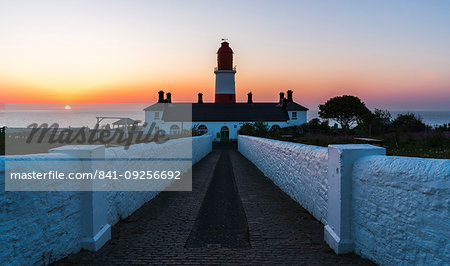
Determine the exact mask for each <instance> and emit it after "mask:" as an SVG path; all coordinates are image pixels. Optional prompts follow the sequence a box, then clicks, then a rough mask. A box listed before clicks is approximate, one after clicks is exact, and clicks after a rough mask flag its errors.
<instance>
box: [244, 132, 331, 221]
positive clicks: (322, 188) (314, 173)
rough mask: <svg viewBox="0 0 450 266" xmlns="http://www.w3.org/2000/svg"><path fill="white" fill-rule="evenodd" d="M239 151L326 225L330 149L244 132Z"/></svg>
mask: <svg viewBox="0 0 450 266" xmlns="http://www.w3.org/2000/svg"><path fill="white" fill-rule="evenodd" d="M238 146H239V152H240V153H242V155H244V156H245V157H246V158H247V159H248V160H250V161H251V162H252V163H254V164H255V165H256V166H257V167H258V169H259V170H261V171H262V172H263V173H264V175H265V176H267V177H268V178H270V179H271V180H272V181H273V182H274V183H275V184H276V185H277V186H278V187H279V188H281V189H282V190H283V191H284V192H286V193H287V194H288V195H289V196H290V197H291V198H292V199H294V200H295V201H297V202H298V203H300V205H302V206H303V207H304V208H305V209H307V210H308V211H309V212H310V213H311V214H312V215H314V217H316V219H318V220H320V221H321V222H322V223H324V224H326V218H327V191H328V179H327V168H328V149H327V148H324V147H318V146H311V145H304V144H299V143H292V142H284V141H277V140H271V139H263V138H256V137H249V136H243V135H240V136H239V139H238Z"/></svg>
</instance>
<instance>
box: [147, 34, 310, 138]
mask: <svg viewBox="0 0 450 266" xmlns="http://www.w3.org/2000/svg"><path fill="white" fill-rule="evenodd" d="M217 61H218V67H217V68H216V69H215V71H214V73H215V74H216V89H215V90H216V93H215V102H214V103H204V102H203V94H201V93H199V94H198V101H197V103H192V104H186V103H172V99H171V98H172V97H171V96H172V95H171V93H167V94H166V99H164V92H163V91H160V92H159V97H158V103H155V104H153V105H151V106H149V107H147V108H145V109H144V111H145V122H146V123H147V124H148V125H151V124H152V123H153V122H155V123H156V127H157V129H162V130H164V131H165V132H166V134H170V135H177V134H180V133H182V132H183V130H191V128H192V127H194V126H197V128H198V129H199V130H201V131H203V132H208V133H210V134H212V135H213V137H215V140H216V141H222V142H228V141H230V140H236V139H237V131H238V130H239V128H240V127H241V125H242V124H244V123H247V122H250V123H251V122H256V121H263V122H267V123H268V125H269V127H270V128H273V127H279V128H282V127H288V126H297V125H301V124H303V123H306V112H307V111H308V109H307V108H306V107H303V106H301V105H299V104H297V103H295V102H294V101H293V97H292V94H293V92H292V91H291V90H288V91H287V98H285V97H284V93H283V92H281V93H280V98H279V101H277V102H270V103H254V102H253V98H252V97H253V95H252V93H249V94H248V99H247V102H244V103H236V97H235V91H236V89H235V82H234V75H235V74H236V68H235V67H233V51H232V50H231V48H230V47H229V45H228V42H226V41H224V42H222V46H221V47H220V48H219V50H218V52H217Z"/></svg>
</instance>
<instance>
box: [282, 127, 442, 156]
mask: <svg viewBox="0 0 450 266" xmlns="http://www.w3.org/2000/svg"><path fill="white" fill-rule="evenodd" d="M354 137H355V136H352V135H327V134H306V135H305V136H303V137H298V138H294V139H293V140H291V141H294V142H297V143H303V144H308V145H316V146H324V147H326V146H328V145H330V144H352V143H355V141H354ZM358 137H360V136H358ZM371 138H376V139H381V140H383V145H382V146H383V147H385V148H386V154H387V155H395V156H408V157H422V158H440V159H450V133H448V132H447V133H442V132H421V133H410V134H405V133H404V134H399V133H393V134H386V135H381V136H377V137H371Z"/></svg>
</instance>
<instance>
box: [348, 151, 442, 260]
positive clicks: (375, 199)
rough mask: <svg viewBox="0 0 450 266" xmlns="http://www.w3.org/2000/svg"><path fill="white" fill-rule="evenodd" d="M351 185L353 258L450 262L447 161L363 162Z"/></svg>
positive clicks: (356, 168)
mask: <svg viewBox="0 0 450 266" xmlns="http://www.w3.org/2000/svg"><path fill="white" fill-rule="evenodd" d="M352 185H353V201H352V208H353V224H352V227H353V228H352V229H353V230H352V233H353V240H354V251H355V253H357V254H361V255H362V256H364V257H367V258H369V259H371V260H373V261H375V262H377V263H379V264H383V265H395V264H402V265H404V264H409V265H413V264H415V265H444V264H447V263H449V262H450V242H449V239H450V213H449V210H450V160H439V159H422V158H408V157H396V156H369V157H365V158H362V159H360V160H359V161H357V162H356V163H355V164H354V168H353V184H352Z"/></svg>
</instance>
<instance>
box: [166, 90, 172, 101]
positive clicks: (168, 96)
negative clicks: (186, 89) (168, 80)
mask: <svg viewBox="0 0 450 266" xmlns="http://www.w3.org/2000/svg"><path fill="white" fill-rule="evenodd" d="M171 102H172V93H170V92H168V93H166V103H171Z"/></svg>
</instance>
